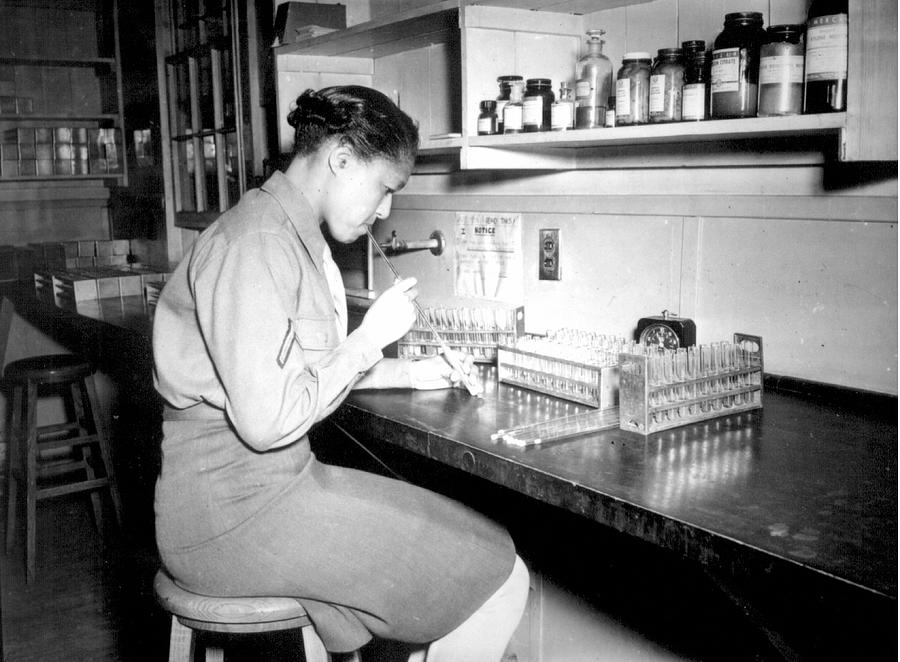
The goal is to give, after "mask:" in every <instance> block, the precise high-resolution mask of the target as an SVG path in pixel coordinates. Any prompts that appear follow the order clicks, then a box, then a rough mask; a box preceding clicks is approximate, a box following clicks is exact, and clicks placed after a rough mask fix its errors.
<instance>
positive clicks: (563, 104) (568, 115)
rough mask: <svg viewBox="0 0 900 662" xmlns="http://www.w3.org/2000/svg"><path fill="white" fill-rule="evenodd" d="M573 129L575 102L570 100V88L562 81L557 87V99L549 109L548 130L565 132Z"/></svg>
mask: <svg viewBox="0 0 900 662" xmlns="http://www.w3.org/2000/svg"><path fill="white" fill-rule="evenodd" d="M573 128H575V101H574V100H573V99H572V88H570V87H569V85H568V84H567V83H566V82H565V81H563V82H562V83H560V86H559V98H558V99H557V100H556V101H555V102H554V103H553V106H552V107H551V108H550V129H551V130H552V131H567V130H568V129H573Z"/></svg>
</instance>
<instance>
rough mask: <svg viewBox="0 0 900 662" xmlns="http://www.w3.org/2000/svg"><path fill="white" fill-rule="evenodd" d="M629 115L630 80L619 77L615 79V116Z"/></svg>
mask: <svg viewBox="0 0 900 662" xmlns="http://www.w3.org/2000/svg"><path fill="white" fill-rule="evenodd" d="M630 116H631V81H630V80H628V79H627V78H620V79H619V80H617V81H616V118H620V117H630Z"/></svg>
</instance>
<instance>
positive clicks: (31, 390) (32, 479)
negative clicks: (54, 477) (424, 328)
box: [25, 379, 37, 584]
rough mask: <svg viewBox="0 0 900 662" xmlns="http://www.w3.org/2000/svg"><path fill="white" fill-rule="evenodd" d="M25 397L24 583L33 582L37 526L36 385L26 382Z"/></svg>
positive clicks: (32, 382) (29, 381) (30, 381)
mask: <svg viewBox="0 0 900 662" xmlns="http://www.w3.org/2000/svg"><path fill="white" fill-rule="evenodd" d="M26 389H27V391H26V395H25V430H26V437H25V582H26V583H28V584H30V583H31V582H32V581H34V566H35V545H34V540H35V535H36V532H35V528H36V526H37V518H36V516H35V515H36V512H35V511H36V509H37V383H36V382H34V381H32V380H30V379H29V380H28V385H27V387H26Z"/></svg>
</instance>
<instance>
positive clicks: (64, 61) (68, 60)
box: [0, 56, 116, 67]
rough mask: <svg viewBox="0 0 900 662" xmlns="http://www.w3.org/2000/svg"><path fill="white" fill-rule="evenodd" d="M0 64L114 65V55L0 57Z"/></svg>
mask: <svg viewBox="0 0 900 662" xmlns="http://www.w3.org/2000/svg"><path fill="white" fill-rule="evenodd" d="M0 64H12V65H16V66H20V67H114V66H115V64H116V58H114V57H37V56H32V57H0Z"/></svg>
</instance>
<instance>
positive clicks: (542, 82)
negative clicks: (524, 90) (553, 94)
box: [525, 78, 552, 87]
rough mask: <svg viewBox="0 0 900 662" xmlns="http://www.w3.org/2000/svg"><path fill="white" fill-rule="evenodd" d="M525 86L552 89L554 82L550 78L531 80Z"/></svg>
mask: <svg viewBox="0 0 900 662" xmlns="http://www.w3.org/2000/svg"><path fill="white" fill-rule="evenodd" d="M525 84H526V85H527V86H528V87H531V86H535V87H550V85H552V81H551V80H550V79H549V78H529V79H528V80H526V81H525Z"/></svg>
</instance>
